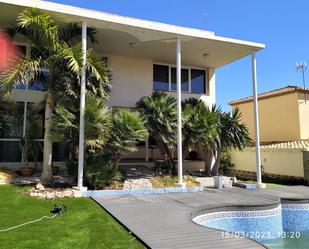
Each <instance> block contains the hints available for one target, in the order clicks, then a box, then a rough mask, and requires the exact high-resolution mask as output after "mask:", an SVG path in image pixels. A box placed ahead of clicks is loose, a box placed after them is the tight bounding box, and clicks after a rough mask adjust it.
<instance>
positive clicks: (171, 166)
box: [153, 160, 176, 176]
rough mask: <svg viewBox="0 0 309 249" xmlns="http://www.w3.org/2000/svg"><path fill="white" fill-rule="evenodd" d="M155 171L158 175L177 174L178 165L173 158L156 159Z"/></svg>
mask: <svg viewBox="0 0 309 249" xmlns="http://www.w3.org/2000/svg"><path fill="white" fill-rule="evenodd" d="M153 172H154V174H155V175H157V176H161V175H176V166H175V163H174V162H173V161H171V160H164V161H156V164H155V166H154V168H153Z"/></svg>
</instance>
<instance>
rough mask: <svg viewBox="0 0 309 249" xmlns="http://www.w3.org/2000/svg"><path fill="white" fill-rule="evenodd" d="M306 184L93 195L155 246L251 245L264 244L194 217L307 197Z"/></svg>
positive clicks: (158, 248) (216, 248)
mask: <svg viewBox="0 0 309 249" xmlns="http://www.w3.org/2000/svg"><path fill="white" fill-rule="evenodd" d="M308 190H309V188H308V187H288V188H279V189H267V190H260V189H257V190H244V189H239V188H234V189H223V190H215V189H207V190H205V191H204V192H198V193H170V194H158V195H127V196H105V197H95V198H94V200H95V201H96V202H97V203H99V204H100V205H101V206H102V207H103V208H104V209H105V210H107V211H108V212H109V213H110V214H111V215H112V216H114V217H115V218H116V219H117V220H118V221H119V222H120V223H122V224H123V225H124V226H125V227H126V228H127V229H129V230H130V231H131V232H132V233H134V234H135V235H136V236H137V237H138V238H139V239H140V240H141V241H143V242H144V243H145V244H146V245H147V246H148V247H150V248H153V249H191V248H192V249H193V248H194V249H207V248H212V249H219V248H220V249H223V248H229V249H242V248H243V249H254V248H266V247H265V246H263V245H261V244H259V243H257V242H255V241H252V240H249V239H246V238H230V239H226V238H222V232H221V231H219V230H215V229H209V228H206V227H202V226H199V225H197V224H195V223H193V222H192V216H195V215H196V214H199V213H205V212H211V210H214V209H215V210H229V209H231V210H235V209H250V210H255V209H264V208H267V207H273V206H277V205H279V203H280V198H287V199H299V200H304V199H307V200H308V199H309V191H308Z"/></svg>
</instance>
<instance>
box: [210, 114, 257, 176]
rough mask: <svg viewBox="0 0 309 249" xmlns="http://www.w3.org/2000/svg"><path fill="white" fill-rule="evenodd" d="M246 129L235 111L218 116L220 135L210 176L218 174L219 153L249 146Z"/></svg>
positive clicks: (239, 115)
mask: <svg viewBox="0 0 309 249" xmlns="http://www.w3.org/2000/svg"><path fill="white" fill-rule="evenodd" d="M251 142H252V140H251V138H250V137H249V133H248V129H247V127H246V126H245V125H244V124H242V123H241V113H240V112H239V109H235V110H234V111H233V112H232V113H230V112H227V113H221V115H220V133H219V143H218V145H219V146H218V148H217V155H216V162H215V164H214V166H213V168H212V170H211V175H212V176H215V175H217V174H218V170H219V167H220V158H221V152H222V151H223V150H227V149H230V148H234V149H238V150H242V149H243V148H244V147H246V146H247V145H249V144H251Z"/></svg>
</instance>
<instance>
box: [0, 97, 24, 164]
mask: <svg viewBox="0 0 309 249" xmlns="http://www.w3.org/2000/svg"><path fill="white" fill-rule="evenodd" d="M23 117H24V103H23V102H8V101H1V102H0V162H20V161H21V150H20V145H19V139H20V138H21V137H22V134H23Z"/></svg>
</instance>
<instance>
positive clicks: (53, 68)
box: [0, 8, 108, 183]
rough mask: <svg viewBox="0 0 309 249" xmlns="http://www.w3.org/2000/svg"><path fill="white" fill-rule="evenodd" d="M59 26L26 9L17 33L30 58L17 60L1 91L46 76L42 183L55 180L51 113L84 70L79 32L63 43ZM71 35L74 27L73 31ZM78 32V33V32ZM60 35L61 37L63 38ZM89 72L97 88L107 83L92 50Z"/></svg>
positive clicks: (102, 65) (5, 75)
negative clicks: (29, 48) (29, 52)
mask: <svg viewBox="0 0 309 249" xmlns="http://www.w3.org/2000/svg"><path fill="white" fill-rule="evenodd" d="M59 30H60V29H59V27H58V25H57V24H56V23H55V22H54V21H53V20H51V18H50V17H49V16H48V15H47V14H46V13H44V12H42V11H41V10H38V9H35V8H28V9H25V10H24V11H23V12H22V13H21V14H19V16H18V17H17V31H18V33H19V34H21V35H23V36H24V38H25V39H26V40H27V41H28V42H29V44H30V46H31V51H32V52H31V56H30V57H26V58H18V59H16V65H15V66H14V67H13V68H10V69H8V70H7V71H5V72H4V73H2V75H1V79H0V87H1V91H10V90H11V89H12V88H13V87H14V86H16V85H17V84H23V83H26V82H27V83H29V84H32V83H33V82H35V79H36V78H38V77H42V69H44V70H45V72H47V73H45V74H44V81H42V83H43V84H44V88H45V91H46V94H45V117H44V123H45V130H44V152H43V172H42V178H41V180H42V182H43V183H47V182H49V181H51V180H52V170H51V166H52V141H51V140H50V129H51V119H52V113H53V112H54V109H55V106H56V104H57V103H56V102H57V97H58V96H59V95H60V96H63V94H62V95H61V92H65V91H66V89H65V87H67V86H69V85H70V84H71V83H72V80H73V81H75V83H76V82H77V84H79V83H80V74H81V68H82V49H81V46H80V44H77V45H73V44H74V42H73V40H74V38H76V35H73V37H72V34H76V32H72V33H71V34H68V33H66V34H67V35H68V36H67V37H70V41H65V40H64V39H62V37H64V33H65V31H64V30H61V32H59ZM70 31H72V27H70ZM75 31H76V30H75ZM60 34H61V35H60ZM86 69H87V71H88V72H89V74H91V75H92V76H93V77H94V78H95V79H96V81H97V82H98V84H101V85H102V84H103V83H105V82H107V81H108V70H107V67H106V66H105V63H103V62H102V60H101V58H100V57H99V56H97V55H96V53H95V52H94V51H93V50H92V49H89V50H88V51H87V65H86Z"/></svg>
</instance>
